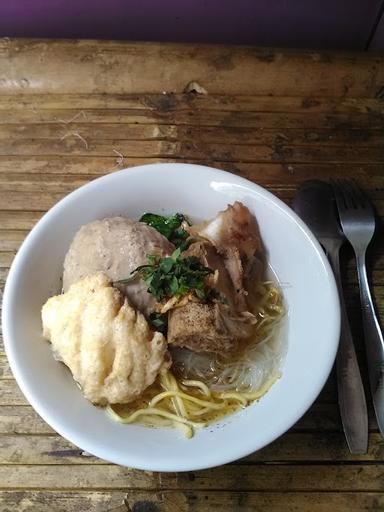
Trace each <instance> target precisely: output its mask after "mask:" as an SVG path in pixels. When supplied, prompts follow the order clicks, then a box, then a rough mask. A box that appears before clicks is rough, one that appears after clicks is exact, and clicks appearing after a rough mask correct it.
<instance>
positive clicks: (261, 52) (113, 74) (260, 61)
mask: <svg viewBox="0 0 384 512" xmlns="http://www.w3.org/2000/svg"><path fill="white" fill-rule="evenodd" d="M181 62H188V66H183V67H181V66H180V63H181ZM382 62H383V58H382V57H380V56H376V55H372V54H364V55H362V54H360V55H358V54H329V53H327V54H322V53H314V52H307V53H305V52H303V51H272V50H269V49H256V48H252V47H229V46H226V47H221V46H209V45H196V44H164V43H162V44H157V43H127V42H114V41H98V42H97V43H96V42H95V41H86V40H83V41H50V42H49V43H48V42H47V41H44V40H42V41H39V40H35V41H33V40H26V39H25V40H23V39H18V40H9V39H2V40H1V41H0V67H1V68H2V69H3V76H4V77H6V78H3V79H2V82H1V83H0V85H1V89H0V90H1V92H3V93H5V94H17V93H23V94H29V93H58V92H59V93H83V94H84V93H88V94H89V93H104V92H108V93H112V94H124V93H131V94H135V93H142V92H143V91H146V92H147V93H160V92H162V91H167V92H178V93H181V92H182V91H183V90H184V89H185V87H186V86H187V85H188V84H189V83H190V82H192V81H194V82H199V83H200V85H202V86H203V87H204V88H205V89H206V90H207V91H208V93H210V94H213V93H214V94H237V95H243V94H246V95H247V94H248V95H249V94H260V95H268V94H271V95H274V96H275V95H281V96H305V95H310V94H313V92H314V91H316V93H317V95H319V96H343V97H344V96H348V97H350V96H355V97H356V96H362V97H369V98H373V97H374V96H375V94H376V92H377V90H378V89H379V87H380V86H381V85H382V81H383V66H382V65H381V64H382ZM63 70H65V73H63ZM154 73H155V76H156V79H155V80H154ZM57 77H60V80H57ZM240 77H241V79H239V78H240Z"/></svg>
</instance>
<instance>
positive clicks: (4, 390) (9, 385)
mask: <svg viewBox="0 0 384 512" xmlns="http://www.w3.org/2000/svg"><path fill="white" fill-rule="evenodd" d="M0 405H28V402H27V400H26V398H25V397H24V395H23V394H22V392H21V391H20V389H19V386H18V385H17V384H16V381H15V380H13V379H3V380H0Z"/></svg>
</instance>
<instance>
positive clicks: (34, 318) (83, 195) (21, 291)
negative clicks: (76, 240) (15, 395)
mask: <svg viewBox="0 0 384 512" xmlns="http://www.w3.org/2000/svg"><path fill="white" fill-rule="evenodd" d="M235 200H240V201H242V202H243V203H245V204H246V205H247V206H248V207H249V208H250V209H251V211H252V212H254V214H255V215H256V217H257V219H258V221H259V225H260V229H261V234H262V238H263V241H264V243H265V246H266V249H267V251H268V254H269V261H270V264H271V265H272V268H273V269H274V271H275V272H276V274H277V276H278V278H279V280H280V281H281V282H284V283H289V286H288V287H285V289H284V294H285V299H286V302H287V304H288V309H289V318H288V329H287V331H288V332H287V335H288V353H287V356H286V360H285V364H284V367H283V375H282V378H281V379H280V380H279V381H278V382H277V383H276V384H275V385H274V386H273V387H272V388H271V390H270V391H269V392H268V393H267V394H266V395H265V396H264V397H263V398H262V399H261V400H260V402H258V403H255V404H253V405H251V406H250V407H248V408H246V409H245V410H243V411H240V412H238V413H236V414H234V415H232V416H230V417H229V418H226V419H224V420H222V421H220V422H218V423H217V424H214V425H212V426H211V427H209V428H205V429H202V430H200V431H198V432H197V433H196V435H195V437H194V438H193V439H191V440H186V439H184V438H183V437H182V436H181V435H180V432H179V431H178V430H173V429H151V428H146V427H143V426H139V425H121V424H119V423H115V422H113V421H112V420H111V419H109V417H108V416H107V415H106V414H105V412H104V411H103V410H101V409H98V408H96V407H94V406H92V405H91V404H90V403H89V402H87V401H86V400H85V399H84V398H83V397H82V395H81V392H80V391H79V389H78V388H77V386H76V384H75V383H74V381H73V380H72V378H71V376H70V373H69V372H68V370H67V369H66V368H65V367H64V366H63V365H62V364H60V363H58V362H56V361H55V360H54V359H53V357H52V353H51V348H50V344H49V343H48V342H47V341H45V340H44V339H43V338H42V335H41V319H40V310H41V306H42V305H43V303H44V302H45V301H46V300H47V298H48V297H49V296H51V295H52V294H55V293H58V292H59V291H60V287H61V275H62V266H63V260H64V256H65V253H66V251H67V249H68V247H69V244H70V242H71V240H72V238H73V236H74V234H75V233H76V231H77V230H78V228H79V227H80V226H82V225H83V224H86V223H87V222H90V221H92V220H94V219H101V218H103V217H107V216H112V215H119V214H120V215H126V216H129V217H132V218H138V217H139V216H140V215H141V214H142V213H143V212H145V211H153V212H158V213H162V212H166V213H171V212H176V211H181V212H184V213H186V214H187V215H189V216H191V217H192V218H193V219H209V218H211V217H213V216H214V215H215V214H216V213H217V212H218V211H219V210H221V209H224V208H225V207H226V205H227V204H228V203H233V202H234V201H235ZM339 318H340V314H339V303H338V297H337V292H336V287H335V282H334V278H333V274H332V272H331V270H330V267H329V265H328V262H327V260H326V258H325V257H324V254H323V251H322V250H321V248H320V246H319V244H318V243H317V242H316V240H315V239H314V237H313V236H312V234H311V233H310V231H309V230H308V228H307V227H306V226H305V225H304V224H303V222H301V220H300V219H299V218H298V217H297V216H296V215H295V214H294V213H293V212H292V210H290V208H288V207H287V206H286V205H285V204H284V203H282V202H281V201H280V200H279V199H277V198H276V197H275V196H273V195H272V194H271V193H269V192H267V191H266V190H264V189H263V188H261V187H259V186H257V185H255V184H253V183H251V182H249V181H247V180H245V179H242V178H239V177H237V176H235V175H233V174H229V173H226V172H223V171H219V170H216V169H211V168H208V167H202V166H196V165H188V164H154V165H148V166H143V167H136V168H130V169H126V170H123V171H120V172H116V173H113V174H109V175H107V176H104V177H102V178H100V179H97V180H95V181H92V182H91V183H89V184H87V185H85V186H83V187H81V188H80V189H78V190H76V191H75V192H73V193H71V194H69V195H68V196H67V197H65V198H64V199H63V200H62V201H60V202H59V203H58V204H57V205H56V206H54V207H53V208H52V209H51V210H50V211H49V212H48V213H47V214H46V215H45V216H44V217H43V218H42V219H41V220H40V221H39V222H38V223H37V225H36V226H35V227H34V229H33V230H32V231H31V233H30V234H29V235H28V237H27V238H26V240H25V242H24V243H23V245H22V247H21V248H20V250H19V252H18V254H17V256H16V258H15V260H14V262H13V265H12V268H11V270H10V273H9V277H8V280H7V284H6V288H5V294H4V303H3V327H4V338H5V349H6V352H7V355H8V358H9V362H10V365H11V368H12V371H13V373H14V375H15V378H16V380H17V382H18V384H19V386H20V388H21V390H22V391H23V393H24V394H25V396H26V398H27V399H28V401H29V402H30V403H31V404H32V406H33V407H34V408H35V409H36V411H37V412H38V413H39V414H40V416H41V417H42V418H43V419H44V420H45V421H46V422H47V423H48V424H49V425H51V427H53V428H54V429H55V430H56V431H57V432H58V433H59V434H61V435H62V436H63V437H65V438H67V439H68V440H69V441H71V442H73V443H74V444H75V445H77V446H78V447H80V448H82V449H83V450H86V451H87V452H90V453H92V454H94V455H97V456H98V457H101V458H102V459H106V460H108V461H111V462H114V463H117V464H121V465H124V466H130V467H135V468H139V469H146V470H153V471H186V470H196V469H202V468H208V467H212V466H218V465H220V464H224V463H227V462H230V461H233V460H235V459H238V458H240V457H244V456H246V455H248V454H249V453H251V452H253V451H255V450H258V449H260V448H262V447H263V446H265V445H267V444H268V443H270V442H271V441H273V440H274V439H276V438H277V437H278V436H280V435H281V434H283V433H284V432H285V431H286V430H288V429H289V428H290V427H291V426H292V425H293V424H294V423H295V422H296V421H297V420H298V419H299V418H300V417H301V416H302V415H303V414H304V412H305V411H306V410H307V409H308V408H309V406H310V405H311V404H312V402H313V401H314V400H315V398H316V397H317V395H318V393H319V392H320V390H321V388H322V387H323V385H324V383H325V381H326V379H327V377H328V374H329V372H330V370H331V367H332V364H333V361H334V358H335V354H336V349H337V345H338V337H339Z"/></svg>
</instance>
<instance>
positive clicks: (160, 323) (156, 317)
mask: <svg viewBox="0 0 384 512" xmlns="http://www.w3.org/2000/svg"><path fill="white" fill-rule="evenodd" d="M149 323H150V324H151V325H152V326H153V327H154V328H155V329H156V331H159V332H162V333H163V334H164V333H166V332H167V327H168V316H167V315H166V314H163V313H151V314H150V315H149Z"/></svg>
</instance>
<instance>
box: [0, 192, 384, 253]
mask: <svg viewBox="0 0 384 512" xmlns="http://www.w3.org/2000/svg"><path fill="white" fill-rule="evenodd" d="M63 187H64V186H62V188H63ZM72 188H73V189H75V188H76V186H74V187H72ZM268 189H269V190H270V191H271V192H272V193H273V194H275V195H276V196H277V197H279V198H280V199H282V200H283V201H285V202H286V203H287V204H291V201H292V198H293V196H294V194H295V189H281V188H280V187H276V188H275V187H272V186H270V187H268ZM71 190H72V189H71V185H70V183H68V184H67V189H66V192H64V190H62V192H57V191H55V192H54V191H51V192H50V193H49V194H46V193H45V191H44V190H41V191H25V190H22V191H20V190H17V191H9V192H7V194H6V195H4V196H3V197H0V210H8V211H9V210H12V211H23V210H25V207H26V205H28V210H29V211H39V212H41V211H44V210H48V209H49V208H51V207H52V206H53V205H54V204H56V203H57V202H58V201H59V200H60V199H62V198H63V197H64V196H65V195H66V194H67V193H69V192H71ZM370 196H371V198H372V201H373V202H374V205H375V207H376V211H377V213H378V215H379V216H380V217H381V216H383V215H384V200H383V199H381V196H382V194H381V192H380V191H375V190H372V191H370ZM0 250H3V251H4V250H6V249H3V248H2V247H1V245H0Z"/></svg>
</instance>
